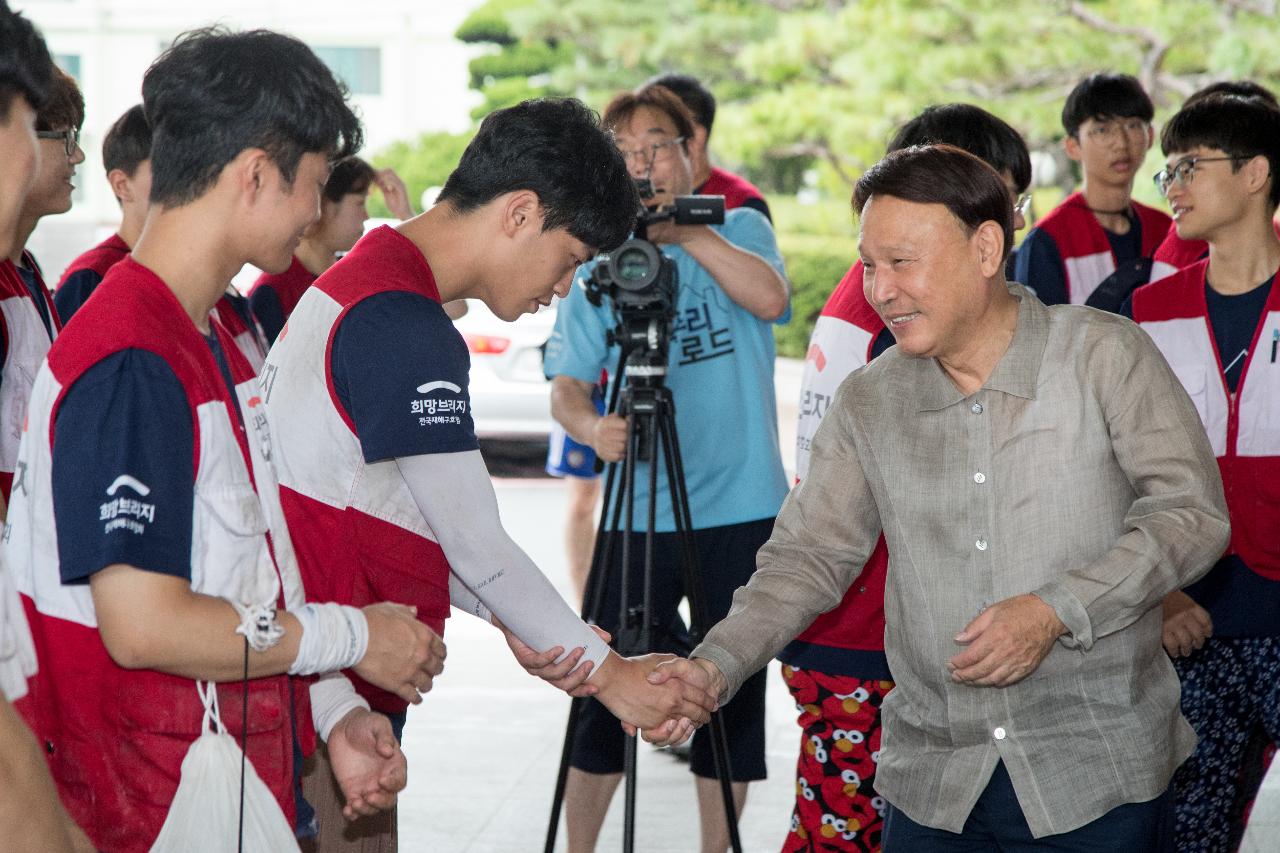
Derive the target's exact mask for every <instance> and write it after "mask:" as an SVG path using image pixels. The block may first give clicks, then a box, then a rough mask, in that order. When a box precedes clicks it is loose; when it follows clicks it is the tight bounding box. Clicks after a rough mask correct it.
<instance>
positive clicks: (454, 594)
mask: <svg viewBox="0 0 1280 853" xmlns="http://www.w3.org/2000/svg"><path fill="white" fill-rule="evenodd" d="M449 603H450V604H451V605H453V606H454V607H456V608H458V609H459V610H461V611H463V612H465V613H470V614H471V615H472V616H474V617H476V618H477V619H483V620H484V621H486V622H492V621H493V619H492V617H493V614H492V613H490V612H489V608H487V607H485V606H484V602H483V601H481V600H480V599H478V598H476V594H475V593H474V592H472V591H471V590H470V589H468V588H467V585H466V584H465V583H463V582H462V578H460V577H458V576H457V575H456V574H454V573H453V572H450V573H449Z"/></svg>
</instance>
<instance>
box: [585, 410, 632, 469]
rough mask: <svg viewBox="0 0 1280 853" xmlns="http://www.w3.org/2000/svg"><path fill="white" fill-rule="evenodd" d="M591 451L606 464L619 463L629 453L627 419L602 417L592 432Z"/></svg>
mask: <svg viewBox="0 0 1280 853" xmlns="http://www.w3.org/2000/svg"><path fill="white" fill-rule="evenodd" d="M591 449H592V450H594V451H595V452H596V456H599V457H600V458H601V459H602V460H603V461H605V462H617V461H618V460H619V459H621V458H622V457H623V456H624V455H625V454H626V452H627V419H626V418H624V417H622V416H621V415H602V416H601V417H600V419H599V420H598V421H596V425H595V428H594V429H592V431H591Z"/></svg>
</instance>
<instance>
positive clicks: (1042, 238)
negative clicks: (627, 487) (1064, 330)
mask: <svg viewBox="0 0 1280 853" xmlns="http://www.w3.org/2000/svg"><path fill="white" fill-rule="evenodd" d="M1154 114H1155V107H1154V106H1153V105H1152V103H1151V98H1150V97H1148V96H1147V93H1146V92H1145V91H1143V89H1142V85H1141V84H1140V83H1139V82H1138V81H1137V80H1136V79H1134V78H1133V77H1130V76H1128V75H1125V74H1094V75H1092V76H1090V77H1087V78H1085V79H1084V80H1082V81H1081V82H1080V83H1079V84H1078V85H1077V86H1076V87H1075V88H1074V89H1073V90H1072V91H1071V94H1070V95H1068V96H1067V102H1066V104H1065V105H1064V106H1063V108H1062V127H1063V129H1064V130H1066V132H1067V138H1066V140H1065V141H1064V143H1063V144H1064V146H1065V147H1066V150H1067V156H1068V157H1070V158H1071V159H1072V160H1075V161H1076V162H1078V163H1079V164H1080V168H1081V171H1082V172H1083V175H1084V182H1083V185H1082V187H1081V188H1080V190H1079V191H1078V192H1075V193H1072V194H1071V195H1069V196H1067V198H1066V199H1065V200H1064V201H1063V202H1062V203H1061V204H1060V205H1058V206H1057V207H1056V208H1054V209H1053V210H1052V211H1050V212H1049V214H1048V215H1047V216H1045V217H1044V219H1042V220H1040V221H1039V222H1038V223H1036V227H1035V228H1032V229H1031V232H1030V233H1029V234H1027V237H1026V239H1025V240H1024V241H1023V243H1022V246H1021V247H1020V248H1019V249H1018V254H1017V262H1016V264H1015V267H1014V276H1013V277H1014V278H1015V279H1016V280H1017V281H1020V282H1022V283H1023V284H1025V285H1027V286H1028V287H1030V288H1031V289H1032V290H1034V291H1035V293H1036V295H1037V296H1039V297H1040V300H1041V301H1042V302H1044V303H1045V304H1046V305H1054V304H1058V303H1070V304H1072V305H1092V306H1094V307H1096V308H1103V309H1105V310H1108V311H1117V310H1119V308H1120V305H1121V304H1122V303H1123V302H1124V299H1125V297H1127V296H1128V295H1129V294H1130V293H1131V292H1132V291H1133V288H1135V287H1137V286H1139V285H1142V284H1146V283H1147V282H1148V281H1150V276H1151V256H1152V255H1153V254H1154V253H1155V250H1156V247H1157V246H1159V245H1160V242H1161V241H1162V240H1163V239H1164V237H1165V234H1166V233H1167V232H1168V230H1169V217H1168V216H1167V215H1165V214H1164V213H1162V212H1160V211H1158V210H1155V209H1154V208H1151V207H1147V206H1145V205H1142V204H1139V203H1138V202H1136V201H1134V200H1133V181H1134V178H1135V177H1136V176H1137V174H1138V170H1139V168H1140V167H1141V166H1142V161H1143V158H1144V157H1145V156H1146V154H1147V150H1148V149H1149V148H1150V147H1151V142H1152V138H1153V136H1152V130H1151V118H1152V116H1153V115H1154Z"/></svg>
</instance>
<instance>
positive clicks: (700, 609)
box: [658, 391, 742, 853]
mask: <svg viewBox="0 0 1280 853" xmlns="http://www.w3.org/2000/svg"><path fill="white" fill-rule="evenodd" d="M665 402H666V405H664V406H663V407H662V414H661V416H660V417H659V419H658V424H659V426H658V431H659V433H660V434H661V437H662V451H663V453H662V455H663V458H664V459H665V460H666V466H667V484H668V485H669V486H670V488H671V509H672V515H674V516H675V522H676V532H677V533H678V534H679V535H678V539H679V541H680V550H681V556H682V560H681V563H682V568H683V570H684V588H685V594H686V595H687V596H688V597H689V616H690V619H689V622H690V625H689V634H690V636H691V637H692V638H693V641H694V643H695V645H696V643H697V641H698V640H701V639H702V636H703V634H704V632H705V630H706V627H707V623H706V619H707V611H706V599H705V597H704V596H705V593H704V591H703V587H702V572H701V566H700V565H699V560H698V551H697V548H696V547H695V545H694V541H693V520H692V517H691V515H690V512H689V494H688V491H687V490H686V489H685V479H684V464H683V461H682V459H681V457H680V439H679V436H678V435H677V434H676V424H675V404H674V402H673V401H671V399H670V392H669V391H668V392H667V397H666V398H665ZM711 755H712V758H713V759H714V762H715V768H716V778H717V779H719V781H720V797H721V799H722V800H723V803H724V820H725V825H726V826H727V827H728V828H729V844H730V846H731V847H732V849H733V851H734V853H742V839H741V837H740V836H739V833H738V810H737V807H736V805H735V803H734V801H733V782H732V780H733V774H732V770H731V768H730V764H729V738H728V735H727V733H726V731H725V727H724V719H723V718H722V717H721V716H720V712H719V711H716V712H715V713H714V714H712V715H711Z"/></svg>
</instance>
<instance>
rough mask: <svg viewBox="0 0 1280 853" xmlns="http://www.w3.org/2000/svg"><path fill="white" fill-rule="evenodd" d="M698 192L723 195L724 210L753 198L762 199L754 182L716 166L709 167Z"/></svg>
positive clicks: (731, 208)
mask: <svg viewBox="0 0 1280 853" xmlns="http://www.w3.org/2000/svg"><path fill="white" fill-rule="evenodd" d="M698 192H699V193H700V194H702V195H722V196H724V207H725V210H733V209H734V208H735V207H742V205H743V203H744V202H747V201H750V200H751V199H753V198H758V199H760V200H761V201H763V200H764V196H763V195H762V194H761V193H760V190H759V189H757V188H756V185H755V184H753V183H751V182H750V181H748V180H747V179H746V178H744V177H742V176H741V175H735V174H734V173H733V172H729V171H726V170H725V169H720V168H717V167H713V168H712V169H711V174H710V175H709V176H708V177H707V182H706V183H704V184H703V185H702V186H700V187H698Z"/></svg>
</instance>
